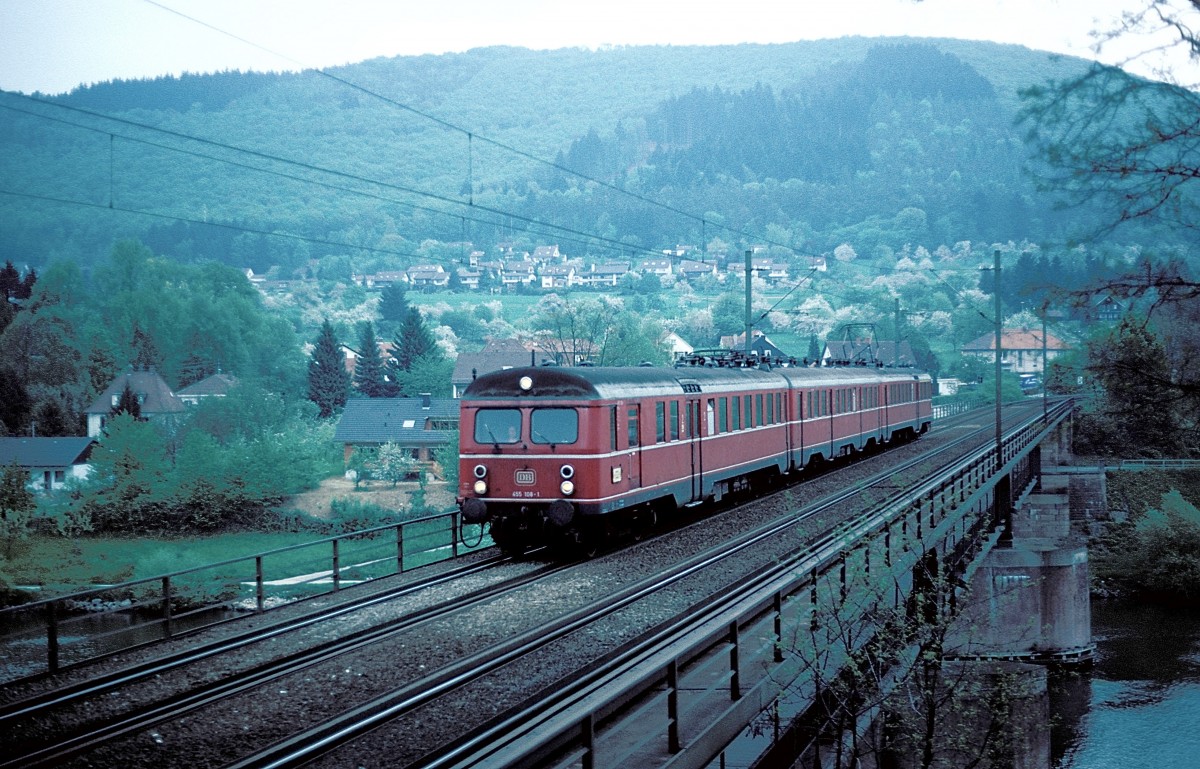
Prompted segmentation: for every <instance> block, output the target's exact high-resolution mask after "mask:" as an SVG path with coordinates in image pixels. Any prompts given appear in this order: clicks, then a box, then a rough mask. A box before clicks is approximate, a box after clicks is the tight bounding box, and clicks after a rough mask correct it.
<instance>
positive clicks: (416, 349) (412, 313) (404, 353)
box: [389, 307, 439, 373]
mask: <svg viewBox="0 0 1200 769" xmlns="http://www.w3.org/2000/svg"><path fill="white" fill-rule="evenodd" d="M437 354H439V353H438V347H437V342H436V341H434V338H433V334H432V333H430V331H429V329H428V328H427V327H426V325H425V320H424V319H423V318H422V317H421V311H420V310H418V309H416V308H415V307H412V308H409V310H408V314H407V315H406V316H405V317H404V323H403V324H402V325H401V326H400V329H399V330H398V331H397V332H396V337H395V339H393V340H392V360H391V361H390V363H389V368H390V369H392V372H393V373H395V372H400V371H402V372H406V373H407V372H409V371H411V370H412V367H413V363H414V362H415V361H416V360H418V359H420V358H425V357H428V356H434V355H437Z"/></svg>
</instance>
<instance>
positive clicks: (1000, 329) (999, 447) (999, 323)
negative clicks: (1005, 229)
mask: <svg viewBox="0 0 1200 769" xmlns="http://www.w3.org/2000/svg"><path fill="white" fill-rule="evenodd" d="M992 269H993V270H994V271H995V276H996V283H995V286H994V288H995V292H996V469H997V470H999V469H1000V467H1001V466H1002V465H1003V464H1004V432H1003V426H1002V425H1003V422H1002V420H1001V417H1000V374H1001V372H1002V368H1001V366H1000V350H1001V339H1002V337H1003V336H1004V317H1003V316H1002V315H1001V309H1000V249H998V248H997V249H996V261H995V266H994V267H993V268H992Z"/></svg>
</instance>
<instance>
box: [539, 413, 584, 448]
mask: <svg viewBox="0 0 1200 769" xmlns="http://www.w3.org/2000/svg"><path fill="white" fill-rule="evenodd" d="M529 434H530V437H532V438H533V442H534V443H553V444H563V443H574V442H575V441H577V440H578V439H579V414H577V413H576V412H575V409H534V410H533V415H532V416H531V417H530V420H529Z"/></svg>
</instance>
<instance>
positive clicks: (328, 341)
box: [308, 318, 350, 419]
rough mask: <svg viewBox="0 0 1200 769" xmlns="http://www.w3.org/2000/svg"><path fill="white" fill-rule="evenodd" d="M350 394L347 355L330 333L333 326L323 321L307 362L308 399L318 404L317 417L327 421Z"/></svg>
mask: <svg viewBox="0 0 1200 769" xmlns="http://www.w3.org/2000/svg"><path fill="white" fill-rule="evenodd" d="M349 395H350V372H348V371H346V356H345V355H344V354H343V353H342V347H341V345H340V344H338V340H337V337H336V336H335V335H334V333H333V324H332V323H330V322H329V319H328V318H326V319H325V321H324V322H323V323H322V324H321V333H320V335H319V336H318V337H317V343H316V346H315V347H314V349H313V353H312V357H311V358H310V359H309V361H308V399H309V400H310V401H312V402H313V403H315V404H317V409H318V413H319V415H320V417H321V418H322V419H328V418H329V417H331V416H333V415H334V414H336V413H338V412H339V411H341V410H342V408H343V407H345V405H346V398H347V397H349Z"/></svg>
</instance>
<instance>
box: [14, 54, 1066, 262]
mask: <svg viewBox="0 0 1200 769" xmlns="http://www.w3.org/2000/svg"><path fill="white" fill-rule="evenodd" d="M549 42H552V41H549ZM1082 66H1083V65H1082V63H1081V62H1080V61H1078V60H1070V59H1062V58H1059V57H1053V56H1051V55H1049V54H1046V53H1042V52H1036V51H1031V50H1028V49H1025V48H1020V47H1015V46H1001V45H996V44H990V43H975V42H965V41H954V40H919V39H862V38H848V39H842V40H836V41H818V42H803V43H794V44H787V45H739V46H720V47H628V48H615V49H607V50H599V51H587V50H579V49H562V50H553V51H530V50H526V49H518V48H487V49H479V50H474V51H470V52H467V53H463V54H447V55H442V56H419V57H398V58H390V59H375V60H371V61H367V62H363V63H361V64H357V65H352V66H347V67H342V68H338V69H335V70H331V71H330V73H329V75H331V76H324V75H321V74H319V73H313V72H306V73H301V74H286V75H278V74H260V73H237V72H225V73H219V74H213V75H185V76H183V77H181V78H169V77H168V78H158V79H154V80H145V81H135V82H124V81H122V82H112V83H101V84H96V85H92V86H90V87H86V88H80V89H77V90H76V91H74V92H72V93H70V94H66V95H60V96H56V97H49V98H47V97H38V98H39V100H38V101H35V100H30V99H27V98H25V97H21V96H18V95H12V94H3V95H2V96H0V106H4V107H6V109H5V110H4V116H3V119H2V120H0V178H2V179H3V182H2V183H0V186H2V188H3V191H4V192H5V193H8V194H3V195H0V249H3V250H4V253H0V259H11V260H12V261H13V262H14V263H16V264H28V265H32V266H35V267H36V266H40V265H43V264H45V263H46V262H48V261H50V260H52V259H54V258H57V257H70V258H74V259H76V260H78V261H79V262H80V263H82V264H84V265H87V264H89V263H91V262H93V261H94V260H95V259H96V258H98V257H99V256H101V255H103V254H105V253H107V250H108V248H109V246H110V244H111V243H112V242H113V240H114V239H116V238H118V237H128V236H134V237H139V238H141V239H142V240H143V241H144V242H146V243H147V244H148V245H149V246H150V247H151V248H152V249H153V250H154V251H155V252H156V253H159V254H162V255H164V256H167V257H171V258H176V259H180V260H183V261H201V260H208V259H217V260H219V261H223V262H225V263H228V264H232V265H235V266H239V267H243V266H249V267H252V268H253V269H255V271H257V272H266V271H267V270H268V269H270V268H272V267H274V268H275V270H276V272H277V273H278V274H281V276H284V277H286V276H288V275H289V274H290V273H291V272H292V271H294V270H295V269H297V268H299V267H302V266H303V265H306V264H310V263H311V260H313V259H320V258H323V257H329V256H338V257H345V256H349V257H350V258H351V260H352V261H353V266H354V269H355V270H356V271H363V270H370V269H386V268H395V267H396V266H400V265H402V264H404V263H405V262H406V261H413V260H423V261H428V260H431V259H434V258H445V259H449V258H450V257H448V256H445V254H449V253H457V251H453V250H450V249H446V250H445V251H444V252H441V251H439V250H438V246H437V244H438V243H448V242H458V241H463V240H469V241H471V242H472V243H474V244H475V245H476V247H482V248H487V247H489V246H491V245H494V244H495V243H496V242H498V241H501V240H513V239H516V240H518V241H525V242H532V243H537V242H560V243H562V244H563V250H564V251H566V252H568V253H571V254H584V253H590V254H593V255H595V256H597V257H603V256H607V255H611V254H609V253H608V251H609V250H610V249H611V244H613V243H615V242H621V243H625V244H627V249H626V251H627V253H629V254H632V253H635V252H636V251H637V250H638V249H647V250H648V249H656V248H661V247H664V246H668V245H674V244H676V243H702V242H707V241H709V240H711V239H712V238H713V237H722V238H725V239H726V240H736V237H735V236H730V235H729V234H728V230H725V229H722V227H726V228H731V229H733V230H741V231H745V232H751V233H761V234H762V237H763V238H764V239H766V240H769V241H770V242H772V243H775V244H781V243H782V244H785V245H787V246H790V247H791V248H794V249H795V250H797V251H799V252H805V253H822V252H828V251H829V250H831V249H832V248H834V247H835V246H837V245H839V244H840V243H843V242H849V243H851V244H852V245H853V247H854V248H855V249H857V250H858V251H859V252H860V253H872V252H874V251H877V250H879V249H894V250H899V249H901V248H903V247H904V246H905V245H912V246H916V245H925V246H927V247H931V248H932V247H936V246H937V245H939V244H943V243H954V242H957V241H960V240H978V241H1008V240H1014V241H1020V240H1022V239H1029V240H1035V241H1044V240H1047V239H1054V238H1065V237H1067V233H1068V230H1069V228H1070V225H1071V222H1070V221H1069V220H1065V219H1060V218H1056V216H1055V215H1054V214H1053V213H1052V206H1051V205H1050V204H1049V201H1048V200H1047V199H1046V198H1044V197H1042V196H1040V195H1039V193H1038V192H1037V191H1036V189H1035V187H1034V185H1033V184H1032V182H1031V181H1030V180H1029V178H1028V176H1027V175H1025V174H1024V173H1023V170H1024V167H1025V166H1026V165H1027V163H1028V162H1029V158H1028V157H1027V153H1026V150H1025V148H1024V145H1023V143H1022V142H1021V140H1020V132H1019V129H1018V128H1017V127H1016V126H1015V125H1014V118H1015V115H1016V110H1017V108H1018V106H1019V100H1018V95H1017V94H1018V91H1019V89H1020V88H1022V87H1025V86H1028V85H1033V84H1036V83H1040V82H1043V81H1044V80H1046V79H1048V78H1055V77H1058V78H1061V77H1064V76H1066V75H1068V74H1071V73H1074V72H1077V71H1079V69H1080V68H1081V67H1082ZM104 115H107V116H112V117H115V118H117V120H109V119H106V118H105V117H103V116H104ZM460 129H462V130H460ZM196 139H200V140H202V141H196ZM539 160H545V161H555V163H553V164H549V163H544V162H538V161H539ZM568 171H572V172H579V173H581V174H584V176H583V177H580V176H577V175H575V174H574V173H568ZM615 188H619V189H620V190H623V191H625V192H629V193H633V194H632V195H626V194H621V193H618V192H617V191H616V190H615ZM13 193H16V194H13ZM648 201H656V202H661V203H665V204H666V205H665V206H656V205H654V204H653V203H650V202H648ZM680 212H686V213H688V214H695V215H694V216H688V215H681V214H680ZM1076 215H1077V214H1076ZM529 220H535V221H538V222H549V223H553V224H556V225H560V226H561V227H564V228H567V229H569V230H570V231H571V232H573V233H576V234H575V235H572V236H568V235H564V234H563V233H564V232H565V231H564V230H548V229H546V228H544V227H540V226H537V225H531V224H529ZM586 235H596V236H601V237H599V238H596V239H594V240H592V241H591V242H584V241H582V240H581V238H582V237H584V236H586ZM572 238H574V241H573V242H572ZM731 245H734V246H737V245H741V244H739V243H736V242H734V243H731Z"/></svg>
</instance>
